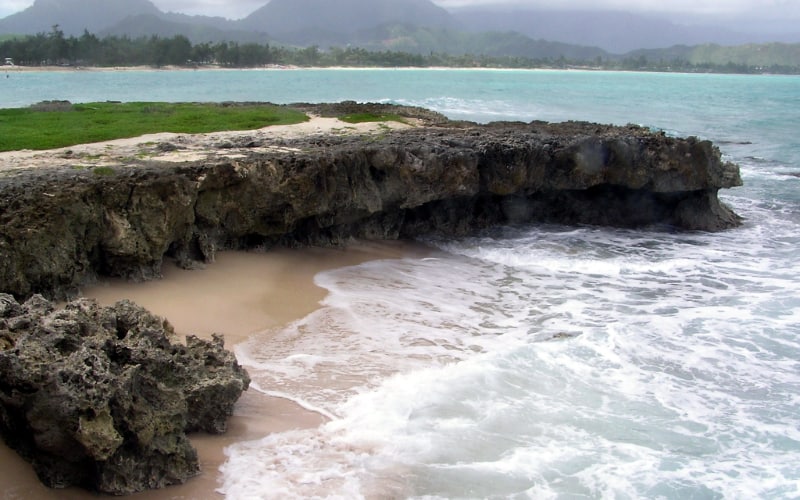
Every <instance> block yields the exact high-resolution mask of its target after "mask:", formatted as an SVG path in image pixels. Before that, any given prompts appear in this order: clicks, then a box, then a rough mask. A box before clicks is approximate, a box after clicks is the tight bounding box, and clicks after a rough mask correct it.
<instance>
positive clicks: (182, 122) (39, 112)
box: [0, 102, 308, 151]
mask: <svg viewBox="0 0 800 500" xmlns="http://www.w3.org/2000/svg"><path fill="white" fill-rule="evenodd" d="M306 120H308V117H307V116H306V115H305V114H303V113H301V112H299V111H296V110H292V109H287V108H282V107H279V106H274V105H267V104H233V105H231V104H225V105H223V104H204V103H155V102H131V103H111V102H104V103H86V104H74V105H72V104H68V105H66V106H63V105H62V106H44V107H42V106H32V107H30V108H15V109H0V151H14V150H19V149H35V150H41V149H53V148H60V147H67V146H73V145H76V144H86V143H90V142H100V141H108V140H112V139H122V138H126V137H137V136H140V135H143V134H151V133H157V132H174V133H185V134H200V133H207V132H217V131H222V130H253V129H257V128H262V127H266V126H268V125H288V124H293V123H301V122H304V121H306Z"/></svg>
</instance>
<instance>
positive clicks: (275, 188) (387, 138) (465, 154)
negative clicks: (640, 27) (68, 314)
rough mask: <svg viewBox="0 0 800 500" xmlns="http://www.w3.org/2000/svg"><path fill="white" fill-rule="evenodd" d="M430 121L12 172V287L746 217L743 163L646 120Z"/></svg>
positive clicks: (56, 289)
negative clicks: (506, 227) (451, 241)
mask: <svg viewBox="0 0 800 500" xmlns="http://www.w3.org/2000/svg"><path fill="white" fill-rule="evenodd" d="M305 106H306V109H308V105H305ZM346 108H347V109H348V110H351V109H353V108H355V109H358V106H357V105H354V104H349V105H347V106H346ZM370 109H371V110H372V111H373V112H374V111H375V109H376V107H375V106H373V107H372V108H370ZM381 109H383V108H381ZM337 110H338V108H337V107H336V106H330V105H328V106H327V107H326V108H325V111H326V112H336V111H337ZM390 111H391V110H390ZM432 121H437V120H430V119H429V120H428V123H429V125H426V126H422V127H418V128H414V129H410V130H404V131H388V130H386V131H383V132H381V133H377V134H371V135H348V134H326V135H312V136H308V137H303V138H296V139H277V138H276V139H258V140H255V139H253V138H252V137H248V136H247V135H244V136H242V137H240V138H239V139H237V140H227V141H225V142H224V143H218V144H208V150H207V151H206V153H205V155H204V156H203V158H201V159H194V160H192V161H186V162H183V163H174V162H168V161H162V159H161V158H162V157H161V156H158V155H161V154H174V153H175V150H180V148H181V145H180V144H157V145H154V146H152V153H153V155H151V156H148V155H147V154H142V155H138V156H137V157H133V158H126V159H124V160H120V161H119V162H118V163H117V164H114V165H111V166H106V167H103V168H102V169H101V168H95V169H89V168H85V169H81V168H76V166H75V165H74V163H73V164H69V163H68V162H66V161H65V165H64V166H63V167H61V168H46V169H41V168H40V169H29V170H24V169H22V170H17V171H15V172H13V173H7V172H6V173H0V227H2V233H1V234H0V254H1V255H2V258H0V284H2V290H0V291H5V292H8V293H11V294H13V295H15V296H17V297H28V296H30V295H31V294H34V293H43V294H46V295H49V296H54V297H62V296H64V295H68V294H70V293H72V292H74V291H75V290H76V289H77V288H78V287H79V286H80V285H81V284H82V283H85V282H87V281H90V280H92V279H94V278H95V277H96V276H98V275H104V276H122V277H125V278H129V279H134V280H146V279H150V278H154V277H157V276H159V275H160V270H161V266H162V263H163V261H164V259H165V258H174V259H175V260H176V261H177V262H178V263H179V264H180V265H182V266H185V267H192V266H195V265H198V264H202V263H204V262H210V261H213V260H214V255H215V252H216V251H217V250H219V249H242V248H253V247H270V246H273V245H332V244H333V245H336V244H340V243H342V242H345V241H347V240H348V239H349V238H366V239H395V238H411V237H415V236H419V235H423V234H425V233H429V232H439V233H442V234H444V235H461V234H465V233H467V232H469V231H472V230H475V229H479V228H483V227H487V226H490V225H495V224H505V223H527V222H555V223H566V224H601V225H611V226H620V227H651V226H658V227H662V228H668V229H676V228H677V229H688V230H705V231H717V230H722V229H726V228H731V227H734V226H736V225H738V224H739V219H738V217H737V216H736V215H735V214H734V213H733V212H731V211H730V210H729V209H728V208H727V207H725V206H724V205H723V204H721V203H720V202H719V200H718V198H717V192H718V190H719V189H721V188H729V187H733V186H738V185H740V184H741V179H740V177H739V171H738V167H736V166H735V165H732V164H730V163H725V162H723V161H722V160H721V158H720V152H719V150H718V149H717V148H716V147H714V146H713V145H712V144H711V143H710V142H708V141H702V140H698V139H695V138H688V139H680V138H671V137H666V136H665V135H664V134H661V133H655V132H651V131H650V130H647V129H644V128H640V127H636V126H628V127H612V126H603V125H597V124H590V123H577V122H569V123H563V124H547V123H538V122H537V123H530V124H524V123H498V124H490V125H485V126H480V125H476V124H468V123H448V122H443V120H438V121H437V123H436V124H435V125H430V123H431V122H432ZM178 152H179V151H178ZM156 153H157V154H156Z"/></svg>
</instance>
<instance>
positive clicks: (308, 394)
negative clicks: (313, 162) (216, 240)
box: [220, 205, 800, 498]
mask: <svg viewBox="0 0 800 500" xmlns="http://www.w3.org/2000/svg"><path fill="white" fill-rule="evenodd" d="M737 209H740V210H741V209H743V210H744V212H745V213H750V215H754V212H759V211H760V210H762V209H761V208H759V207H757V206H747V205H743V206H741V207H737ZM759 214H760V215H767V216H768V213H765V212H759ZM771 222H772V225H771V226H770V228H771V230H770V232H769V234H767V233H765V232H764V230H763V227H761V226H758V225H750V226H748V227H745V228H744V229H742V230H739V231H735V232H732V233H730V234H725V235H706V234H701V233H698V234H668V233H657V232H644V233H641V232H633V231H624V230H600V229H593V228H582V229H574V228H563V227H558V226H552V227H518V228H503V229H500V230H496V231H492V232H490V233H487V234H485V235H483V236H479V237H474V238H467V239H463V240H460V241H456V242H436V241H432V242H430V243H431V244H435V245H438V246H439V247H440V249H441V250H442V253H440V254H434V255H433V256H432V257H428V258H425V259H400V260H383V261H373V262H369V263H366V264H362V265H359V266H354V267H349V268H344V269H338V270H335V271H330V272H325V273H321V274H320V275H318V276H317V278H316V282H317V284H319V285H320V286H323V287H324V288H326V289H327V290H328V291H329V295H328V297H327V298H326V299H325V301H324V303H323V307H322V308H321V309H320V310H319V311H317V312H315V313H313V314H311V315H310V316H308V317H306V318H304V319H303V320H301V321H299V322H296V323H294V324H292V325H290V326H289V327H287V328H285V329H284V330H282V331H280V332H277V339H278V340H277V341H276V340H274V339H275V337H273V340H270V341H269V342H268V343H263V344H259V342H258V340H257V339H254V340H253V341H252V343H251V344H249V345H248V346H247V347H246V348H245V350H246V351H247V355H248V364H250V365H251V366H254V367H255V368H256V369H255V370H254V372H253V374H254V379H255V380H257V381H258V383H259V384H261V385H262V386H263V387H280V388H281V389H280V390H281V391H283V392H285V393H287V394H292V395H293V397H297V398H300V399H301V400H303V401H307V402H311V404H312V405H313V406H315V407H319V408H322V409H324V411H325V412H327V414H329V415H330V416H331V417H332V418H331V420H330V421H329V422H328V423H326V424H324V425H323V426H321V427H320V428H318V429H313V430H307V431H297V432H293V433H284V434H278V435H273V436H269V437H267V438H265V439H264V440H261V441H258V442H252V443H242V444H238V445H235V446H233V447H231V448H229V449H228V455H229V460H228V462H227V463H226V465H225V466H224V468H223V475H224V477H225V483H224V485H223V486H222V488H221V490H220V491H222V492H224V493H226V494H228V495H229V496H230V497H231V498H308V497H318V498H453V497H458V498H515V497H520V498H547V497H551V498H561V497H573V496H584V497H593V498H595V497H614V498H619V497H631V498H633V497H665V498H685V497H690V496H694V497H717V496H721V497H726V498H739V497H761V498H764V497H791V496H793V495H794V496H796V495H798V494H800V491H798V483H797V481H796V479H797V478H796V469H795V468H794V464H795V463H796V462H797V460H800V446H799V445H800V430H798V424H799V423H800V420H799V419H798V417H797V416H796V411H795V410H796V408H797V405H798V399H799V398H798V396H797V394H798V393H800V363H799V362H798V360H799V359H800V341H798V338H797V335H796V333H797V332H798V331H800V329H799V328H798V311H800V300H798V298H797V297H800V285H798V283H797V282H796V280H794V278H793V275H792V274H790V273H788V269H786V268H785V259H786V256H785V255H783V254H782V252H783V251H788V250H787V249H785V248H784V245H783V244H782V240H783V239H784V238H786V237H787V236H788V235H789V234H788V232H790V231H791V230H792V226H791V225H789V224H784V223H781V222H780V221H774V220H773V221H771ZM781 228H782V229H781ZM781 231H787V234H783V233H781ZM765 239H766V240H765ZM765 243H766V247H767V248H765ZM792 332H794V333H792ZM272 335H274V333H273V334H272ZM248 495H251V496H250V497H248Z"/></svg>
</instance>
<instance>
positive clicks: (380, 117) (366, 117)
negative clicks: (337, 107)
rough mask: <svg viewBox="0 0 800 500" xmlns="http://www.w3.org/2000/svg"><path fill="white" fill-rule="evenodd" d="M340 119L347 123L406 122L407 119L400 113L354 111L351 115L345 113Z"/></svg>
mask: <svg viewBox="0 0 800 500" xmlns="http://www.w3.org/2000/svg"><path fill="white" fill-rule="evenodd" d="M339 119H340V120H342V121H343V122H347V123H367V122H400V123H406V121H405V119H404V118H403V117H402V116H400V115H394V114H391V113H380V114H376V113H353V114H351V115H344V116H340V117H339Z"/></svg>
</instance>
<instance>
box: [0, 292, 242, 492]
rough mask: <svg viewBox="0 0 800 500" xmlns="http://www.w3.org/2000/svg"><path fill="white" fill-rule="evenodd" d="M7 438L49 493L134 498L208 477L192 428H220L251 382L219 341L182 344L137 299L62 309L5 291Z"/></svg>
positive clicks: (0, 300) (0, 363)
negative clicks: (77, 489) (71, 490)
mask: <svg viewBox="0 0 800 500" xmlns="http://www.w3.org/2000/svg"><path fill="white" fill-rule="evenodd" d="M0 317H2V321H3V323H0V338H2V339H5V342H6V344H5V346H3V349H2V350H0V434H2V437H3V439H4V440H5V441H6V443H8V445H9V446H11V447H12V448H14V449H15V450H16V451H17V452H18V453H20V455H22V456H23V457H24V458H26V459H27V460H28V461H30V462H31V463H32V464H33V467H34V469H35V470H36V473H37V474H38V475H39V477H40V479H41V480H42V481H43V482H44V483H45V484H47V485H48V486H51V487H66V486H71V485H77V486H82V487H84V488H88V489H91V490H96V491H100V492H104V493H112V494H127V493H132V492H136V491H141V490H144V489H149V488H160V487H163V486H167V485H170V484H175V483H182V482H184V481H186V480H187V479H188V478H190V477H192V476H194V475H196V474H197V473H198V472H199V465H198V460H197V453H196V452H195V450H194V449H193V448H192V446H191V445H190V443H189V441H188V439H187V437H186V432H189V431H197V430H203V431H207V432H214V433H220V432H224V431H225V429H226V421H227V418H228V417H229V416H230V415H231V414H232V412H233V405H234V403H235V402H236V400H237V399H238V398H239V396H240V395H241V393H242V391H244V390H245V389H247V386H248V384H249V378H248V376H247V373H246V372H245V371H244V370H243V369H242V368H241V367H240V366H239V364H238V363H237V362H236V359H235V358H234V356H233V354H232V353H230V352H229V351H226V350H225V349H224V346H223V342H222V339H221V338H220V337H214V339H213V340H212V341H204V340H200V339H198V338H195V337H190V338H188V339H187V343H186V345H184V344H182V343H180V342H178V340H177V338H176V336H175V334H174V331H173V330H172V327H171V326H170V325H169V323H168V322H166V320H163V319H161V318H159V317H156V316H154V315H152V314H150V313H149V312H147V311H146V310H145V309H143V308H141V307H139V306H137V305H135V304H133V303H131V302H128V301H122V302H119V303H117V304H115V305H114V306H111V307H107V308H103V307H100V306H98V305H97V303H96V302H94V301H92V300H88V299H80V300H76V301H73V302H70V303H68V304H67V305H66V306H65V307H64V308H63V309H55V308H54V307H53V306H52V305H51V304H50V303H49V302H47V301H46V300H44V299H43V298H41V297H40V296H34V297H33V298H31V299H30V300H29V301H28V302H26V303H25V304H23V305H20V304H18V303H17V302H16V301H15V300H14V299H13V297H11V296H10V295H4V294H3V295H0Z"/></svg>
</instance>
